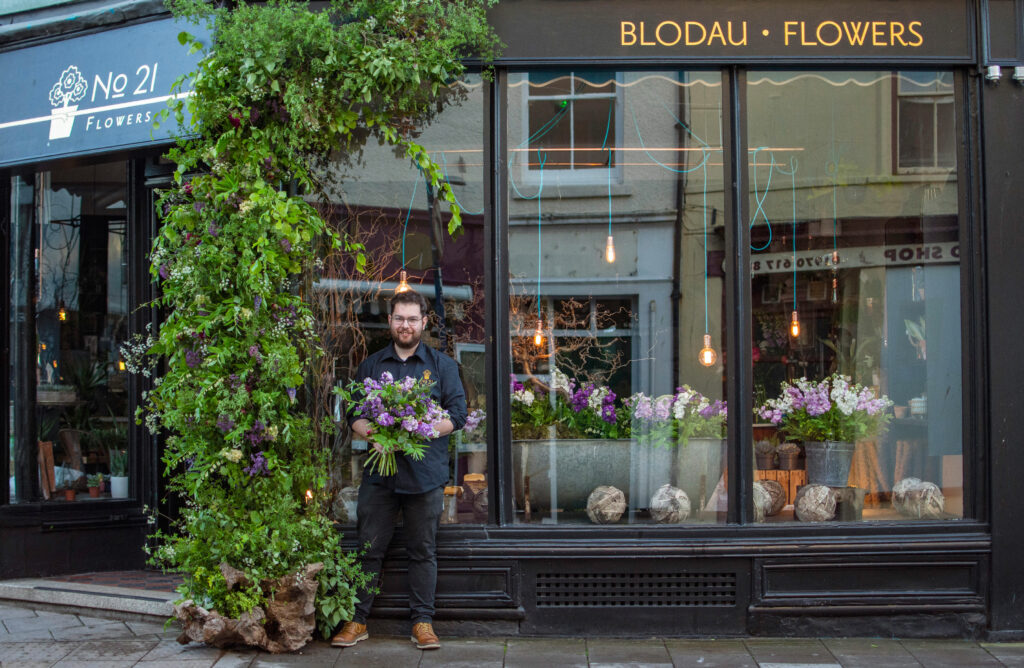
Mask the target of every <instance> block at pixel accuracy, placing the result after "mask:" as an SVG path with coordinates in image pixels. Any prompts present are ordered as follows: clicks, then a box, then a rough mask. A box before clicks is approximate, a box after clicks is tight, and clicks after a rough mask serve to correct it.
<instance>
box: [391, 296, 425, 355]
mask: <svg viewBox="0 0 1024 668" xmlns="http://www.w3.org/2000/svg"><path fill="white" fill-rule="evenodd" d="M423 323H424V318H423V314H422V313H421V312H420V307H419V306H417V305H416V304H395V307H394V309H393V310H392V312H391V315H389V316H388V325H389V326H390V328H391V338H392V339H394V341H395V343H396V344H398V346H399V347H402V348H412V347H414V346H416V345H417V344H418V343H419V342H420V338H421V337H422V336H423Z"/></svg>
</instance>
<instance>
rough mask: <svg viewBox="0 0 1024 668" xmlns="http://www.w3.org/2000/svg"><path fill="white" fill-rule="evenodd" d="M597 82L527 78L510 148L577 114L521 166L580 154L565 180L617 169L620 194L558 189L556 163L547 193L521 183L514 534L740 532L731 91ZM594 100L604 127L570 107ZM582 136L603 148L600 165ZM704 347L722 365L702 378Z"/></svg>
mask: <svg viewBox="0 0 1024 668" xmlns="http://www.w3.org/2000/svg"><path fill="white" fill-rule="evenodd" d="M587 77H588V78H586V79H583V80H582V81H581V75H579V74H578V73H573V74H568V75H566V74H561V73H552V72H550V71H543V72H524V73H519V74H513V75H511V76H510V84H509V97H508V105H509V126H508V128H507V132H508V136H509V143H510V145H513V146H515V145H516V144H518V143H519V142H524V139H523V138H532V137H534V135H537V134H538V133H542V132H544V131H545V130H546V129H547V128H550V127H551V126H552V125H554V127H556V128H557V127H559V126H558V125H556V124H554V123H549V124H548V125H547V126H545V123H546V122H547V121H549V120H550V119H551V118H555V117H556V115H557V114H559V113H560V111H559V110H560V109H561V110H563V111H562V112H561V113H563V114H564V116H563V118H565V119H572V120H573V123H572V124H571V125H568V124H567V125H566V126H565V128H564V129H563V130H562V133H563V134H562V135H560V136H559V137H558V139H557V141H556V140H555V139H550V140H549V139H548V138H549V137H551V136H552V135H553V133H554V132H555V131H554V130H552V132H550V133H547V134H545V135H544V136H543V138H542V139H544V140H546V141H549V143H547V144H542V141H541V140H540V139H537V140H531V141H533V142H534V143H533V144H529V142H526V143H522V145H521V146H519V148H516V149H514V151H515V152H513V156H512V157H511V158H510V160H519V161H525V160H526V159H527V158H526V155H527V154H529V158H528V160H529V162H530V163H531V165H530V169H531V170H533V171H539V163H540V162H543V161H544V156H545V149H546V148H547V149H549V150H547V153H546V155H547V160H552V159H555V160H557V159H558V158H557V156H559V155H561V154H562V153H566V154H568V155H571V156H573V158H572V160H569V161H561V162H569V164H558V165H556V166H557V167H558V168H559V169H560V170H561V171H563V172H565V171H572V170H577V171H583V170H584V169H592V170H600V169H604V170H605V171H604V172H600V171H595V173H596V174H598V175H599V179H600V178H601V177H603V180H598V181H597V182H598V183H601V184H602V185H603V186H605V187H603V188H592V189H590V190H589V191H587V192H583V191H572V190H568V191H565V190H560V189H558V188H552V189H551V190H549V189H548V185H549V184H550V181H549V180H548V171H549V170H548V168H549V167H551V165H548V164H547V163H545V168H544V170H545V173H544V181H543V184H542V183H541V180H540V179H539V178H537V179H536V180H534V181H530V182H529V183H528V184H527V185H523V184H522V183H519V182H517V179H519V178H520V176H521V174H522V171H521V170H517V169H511V170H510V178H511V179H512V182H511V183H510V190H511V189H512V187H513V186H514V187H515V188H516V192H517V193H518V194H517V197H516V198H515V199H513V200H512V201H511V202H510V203H509V209H508V221H509V225H508V248H509V265H510V273H511V275H510V276H509V293H510V299H509V318H510V323H511V327H510V329H511V331H510V334H509V341H508V345H509V346H510V348H511V351H512V366H511V368H510V369H509V374H510V377H509V396H510V399H509V400H510V402H511V406H510V409H511V422H512V441H511V443H509V444H503V447H511V460H512V482H513V491H514V493H513V503H514V508H513V515H514V519H515V522H517V523H520V524H524V525H538V526H539V525H552V524H559V525H561V524H586V525H590V524H594V523H597V524H640V523H642V524H652V525H653V524H663V525H666V526H676V525H679V524H684V523H689V524H697V523H716V522H723V521H725V512H726V508H727V507H728V499H727V491H726V488H725V462H726V453H727V441H726V434H725V430H724V403H723V402H722V399H723V397H724V378H725V375H726V364H725V360H726V354H725V351H724V350H723V349H722V345H723V337H722V325H723V313H724V311H723V306H724V304H723V278H724V277H723V275H722V272H721V266H722V263H721V253H722V251H723V249H724V237H723V233H722V228H721V226H720V225H718V226H716V224H715V223H716V221H717V220H720V218H721V214H722V210H723V201H724V200H723V195H722V173H721V166H722V146H721V123H722V113H721V98H722V91H721V81H720V78H719V75H718V74H717V73H707V74H705V73H694V72H618V73H615V74H614V75H612V74H606V75H602V76H600V77H596V78H595V77H594V76H593V75H591V74H589V73H588V75H587ZM527 83H529V86H527V85H526V84H527ZM539 91H550V98H551V99H546V100H545V99H541V98H540V93H539ZM587 95H590V96H593V97H592V98H589V99H593V100H596V101H598V103H595V105H594V110H592V111H591V112H589V113H588V114H577V115H575V116H571V115H570V111H571V110H572V105H570V104H566V105H565V106H559V105H560V104H561V102H560V101H559V100H561V101H566V100H568V101H569V102H575V101H578V100H581V99H582V100H586V99H588V98H587V97H585V96H587ZM559 96H561V97H559ZM577 96H579V97H577ZM545 105H547V106H545ZM602 105H603V106H602ZM535 109H537V110H540V109H545V110H546V112H545V113H546V116H541V117H539V118H538V117H535V116H536V114H535V113H534V110H535ZM523 110H528V111H527V113H524V111H523ZM599 112H600V113H599ZM619 119H622V120H623V121H624V122H621V123H619ZM606 134H607V135H608V137H607V140H606V139H605V136H606ZM573 137H576V138H579V137H587V138H589V139H587V143H586V144H584V145H582V146H584V147H585V148H586V150H585V151H584V150H578V148H579V147H580V146H581V144H579V143H577V144H575V145H573V144H572V143H571V139H572V138H573ZM516 138H520V139H516ZM528 144H529V145H530V148H529V151H526V150H520V149H526V147H527V145H528ZM552 147H561V148H566V149H567V150H566V151H562V152H556V151H554V150H550V149H551V148H552ZM595 147H596V148H595ZM602 147H603V148H602ZM568 149H571V150H568ZM538 152H539V155H540V157H538V155H537V154H538ZM602 156H604V157H602ZM573 161H575V162H573ZM533 163H536V164H533ZM584 163H589V164H584ZM519 164H521V165H522V164H525V163H524V162H520V163H519ZM608 169H616V170H620V173H621V183H622V185H623V186H624V188H623V190H621V191H614V190H613V188H612V179H611V174H610V172H608V171H607V170H608ZM550 171H551V172H552V173H554V172H555V170H554V169H551V170H550ZM538 176H539V174H538ZM553 178H557V177H553ZM705 340H706V341H707V344H708V348H709V349H711V356H713V359H711V357H709V358H708V359H706V360H705V362H706V364H702V363H701V362H700V361H699V359H698V357H699V352H700V351H701V349H702V348H703V347H704V346H705Z"/></svg>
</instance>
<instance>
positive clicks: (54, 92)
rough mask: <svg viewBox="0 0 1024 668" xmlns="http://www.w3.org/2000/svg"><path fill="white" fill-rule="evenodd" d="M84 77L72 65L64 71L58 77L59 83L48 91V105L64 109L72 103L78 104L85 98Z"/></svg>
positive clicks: (85, 85)
mask: <svg viewBox="0 0 1024 668" xmlns="http://www.w3.org/2000/svg"><path fill="white" fill-rule="evenodd" d="M86 87H87V84H86V83H85V77H83V76H82V73H81V72H79V71H78V68H77V67H75V66H74V65H72V66H70V67H68V68H67V69H66V70H64V73H63V74H61V75H60V81H58V82H57V83H55V84H53V88H51V89H50V104H52V105H53V106H55V107H66V106H68V105H69V104H70V103H72V102H78V101H79V100H81V99H82V98H83V97H85V89H86Z"/></svg>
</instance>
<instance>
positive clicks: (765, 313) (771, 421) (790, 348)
mask: <svg viewBox="0 0 1024 668" xmlns="http://www.w3.org/2000/svg"><path fill="white" fill-rule="evenodd" d="M897 89H898V90H899V91H900V95H898V96H893V95H889V94H888V93H889V92H890V91H892V90H897ZM952 92H953V89H952V75H951V73H949V72H939V73H935V72H929V73H921V72H917V73H907V72H897V73H891V72H842V73H838V72H837V73H830V72H824V73H822V72H815V73H799V72H793V73H789V72H772V73H759V72H751V73H750V75H749V76H748V88H747V101H748V105H749V111H748V114H747V131H748V133H749V138H748V146H749V147H750V155H749V182H750V184H751V192H750V198H749V202H750V211H751V212H752V215H751V218H752V220H751V270H752V281H751V303H752V305H753V318H752V322H753V341H752V345H753V360H754V363H753V378H754V394H755V404H756V405H757V406H760V407H761V410H760V411H759V413H758V416H757V417H756V418H755V421H756V422H757V424H755V426H754V433H753V435H752V439H753V442H754V444H755V452H754V453H751V454H752V455H753V456H754V457H755V458H756V459H755V461H756V462H757V464H756V471H755V477H756V478H757V479H758V480H761V481H769V482H758V483H755V484H756V485H757V487H758V488H759V489H755V490H753V494H754V502H755V507H756V506H757V505H758V504H759V499H760V500H761V502H764V503H768V502H772V503H771V505H766V506H762V510H764V511H765V512H761V511H758V512H757V513H756V516H757V520H758V521H765V522H780V521H868V520H894V521H906V520H928V519H932V520H935V519H946V520H950V519H958V518H960V517H963V514H964V506H963V499H964V476H963V472H964V465H963V459H964V458H963V441H962V421H961V341H960V331H961V330H960V309H961V303H960V262H959V241H960V234H959V218H958V206H957V200H958V198H957V190H958V182H957V178H956V171H955V156H954V154H953V152H952V142H953V137H955V134H956V133H955V127H954V126H955V123H956V122H957V121H956V119H955V118H954V117H953V113H952V110H953V105H952V104H950V103H949V102H950V101H951V97H952ZM879 104H881V105H883V108H878V105H879ZM888 105H893V106H895V107H896V108H886V107H887V106H888ZM908 109H911V110H913V113H914V114H917V116H913V115H910V114H908V113H907V110H908ZM922 110H924V111H922ZM918 112H921V113H918ZM893 117H898V118H899V119H900V120H899V125H900V142H899V165H900V166H901V168H902V167H905V166H907V167H911V166H912V167H915V168H917V167H928V168H935V167H940V166H941V167H943V170H942V172H941V173H936V174H934V175H933V176H930V177H928V176H923V177H921V178H917V179H914V180H912V181H911V180H906V181H900V182H898V183H893V182H892V179H891V177H890V176H888V175H887V174H885V173H884V172H885V171H887V167H886V166H887V165H888V164H889V161H888V160H886V157H887V156H886V151H887V147H888V145H889V144H888V142H886V141H884V138H885V137H886V136H887V133H888V132H889V128H888V127H886V125H887V123H888V121H887V120H886V119H889V118H893ZM911 119H916V120H911ZM905 126H906V131H904V127H905ZM939 135H942V137H941V138H940V137H939ZM947 138H948V142H949V144H948V147H947V145H946V144H945V143H944V142H946V140H947ZM837 375H838V376H837ZM839 377H843V378H839ZM848 384H849V386H855V387H854V388H853V389H850V387H849V386H848ZM786 388H789V389H786ZM825 441H835V443H825ZM766 494H768V495H770V497H771V498H770V499H769V498H768V496H766Z"/></svg>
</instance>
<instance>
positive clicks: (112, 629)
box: [50, 619, 152, 640]
mask: <svg viewBox="0 0 1024 668" xmlns="http://www.w3.org/2000/svg"><path fill="white" fill-rule="evenodd" d="M50 633H51V634H53V637H54V639H56V640H127V639H132V638H138V635H136V634H135V633H133V632H132V630H131V629H130V628H128V627H127V626H125V624H124V622H112V621H110V620H108V619H105V620H103V624H94V625H92V626H71V627H67V628H57V629H51V630H50ZM149 639H150V640H151V639H152V638H149Z"/></svg>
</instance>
